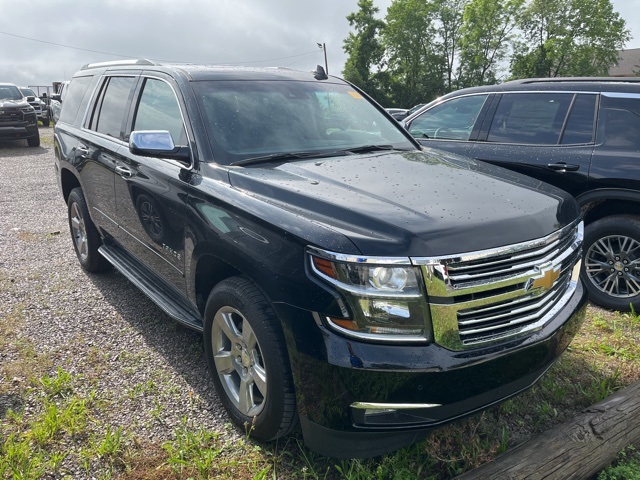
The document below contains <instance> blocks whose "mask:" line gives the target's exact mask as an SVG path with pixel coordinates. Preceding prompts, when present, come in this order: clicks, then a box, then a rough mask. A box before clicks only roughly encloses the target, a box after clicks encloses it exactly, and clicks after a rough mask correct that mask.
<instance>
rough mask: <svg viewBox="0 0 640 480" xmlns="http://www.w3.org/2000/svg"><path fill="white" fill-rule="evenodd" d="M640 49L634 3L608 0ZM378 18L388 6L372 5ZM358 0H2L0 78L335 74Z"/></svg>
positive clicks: (639, 3) (385, 2)
mask: <svg viewBox="0 0 640 480" xmlns="http://www.w3.org/2000/svg"><path fill="white" fill-rule="evenodd" d="M612 2H613V5H614V8H615V9H616V10H617V11H618V12H619V13H620V14H621V15H622V17H623V18H624V19H625V20H626V21H627V26H628V28H629V29H630V30H631V32H632V35H633V37H634V38H633V39H632V40H631V41H630V42H629V43H628V44H627V48H640V15H638V12H639V11H640V0H612ZM374 3H375V5H376V6H377V7H378V8H379V9H380V17H383V16H384V14H385V13H386V10H387V8H388V6H389V5H390V4H391V0H374ZM356 10H357V0H324V1H319V2H310V1H307V0H268V1H267V0H46V1H44V0H30V1H27V2H12V1H8V0H3V1H2V15H0V81H8V82H13V83H16V84H20V85H50V84H51V82H53V81H60V80H68V79H69V78H70V77H71V76H72V75H73V73H74V72H75V71H76V70H78V69H79V68H80V67H82V65H84V64H86V63H92V62H101V61H107V60H118V59H122V58H148V59H153V60H159V61H178V62H196V63H219V64H242V65H249V66H275V65H277V66H287V67H290V68H294V69H298V70H312V69H313V68H315V66H316V65H317V64H323V63H324V57H323V53H322V50H321V49H319V48H318V46H317V43H318V42H320V43H325V44H326V48H327V56H328V61H329V71H330V72H329V73H331V74H337V75H340V74H341V72H342V69H343V67H344V62H345V55H344V52H343V51H342V42H343V40H344V38H345V37H346V36H347V34H348V32H349V24H348V22H347V20H346V16H347V15H348V14H349V13H350V12H354V11H356Z"/></svg>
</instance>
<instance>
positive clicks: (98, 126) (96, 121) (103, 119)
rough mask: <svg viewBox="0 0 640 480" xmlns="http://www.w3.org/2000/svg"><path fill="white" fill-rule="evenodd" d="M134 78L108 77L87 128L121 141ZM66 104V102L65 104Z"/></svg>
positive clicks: (134, 81)
mask: <svg viewBox="0 0 640 480" xmlns="http://www.w3.org/2000/svg"><path fill="white" fill-rule="evenodd" d="M135 83H136V77H109V78H107V80H106V81H105V83H104V84H103V87H102V92H101V94H100V97H99V98H98V101H97V103H96V106H95V109H94V112H93V117H92V118H91V122H90V125H89V128H90V129H91V130H95V131H96V132H98V133H102V134H104V135H107V136H109V137H113V138H118V139H122V138H123V128H124V123H125V118H126V114H127V113H128V110H129V105H130V104H131V99H130V97H131V95H132V93H133V87H134V86H135ZM65 103H66V102H65Z"/></svg>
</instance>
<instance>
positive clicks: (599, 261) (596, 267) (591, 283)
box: [582, 215, 640, 311]
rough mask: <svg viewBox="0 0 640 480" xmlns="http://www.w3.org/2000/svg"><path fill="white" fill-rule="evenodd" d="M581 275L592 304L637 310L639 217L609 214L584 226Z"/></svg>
mask: <svg viewBox="0 0 640 480" xmlns="http://www.w3.org/2000/svg"><path fill="white" fill-rule="evenodd" d="M582 278H583V280H584V282H585V285H586V287H587V290H588V292H589V298H590V299H591V300H592V301H593V302H594V303H597V304H598V305H601V306H603V307H606V308H610V309H612V310H620V311H629V310H630V309H631V307H630V305H631V306H633V308H634V309H635V310H636V311H637V310H640V218H638V217H634V216H622V215H620V216H612V217H606V218H603V219H600V220H597V221H595V222H593V223H591V224H590V225H587V227H586V229H585V237H584V261H583V265H582Z"/></svg>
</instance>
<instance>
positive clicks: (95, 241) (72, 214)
mask: <svg viewBox="0 0 640 480" xmlns="http://www.w3.org/2000/svg"><path fill="white" fill-rule="evenodd" d="M67 206H68V209H67V211H68V216H69V230H70V232H71V239H72V240H73V248H74V249H75V251H76V255H77V256H78V261H79V262H80V265H81V266H82V268H83V269H85V270H86V271H87V272H94V273H97V272H102V271H105V270H108V269H109V262H108V261H107V259H106V258H104V257H103V256H102V255H100V252H98V248H99V247H100V245H102V239H101V238H100V234H99V233H98V229H97V228H96V226H95V225H94V224H93V221H92V220H91V217H90V216H89V209H88V208H87V202H86V200H85V199H84V194H83V193H82V189H81V188H79V187H78V188H74V189H73V190H71V193H70V194H69V200H68V201H67Z"/></svg>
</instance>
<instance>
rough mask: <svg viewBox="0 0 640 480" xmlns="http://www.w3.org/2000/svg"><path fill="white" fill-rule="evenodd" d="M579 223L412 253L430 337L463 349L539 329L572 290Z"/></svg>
mask: <svg viewBox="0 0 640 480" xmlns="http://www.w3.org/2000/svg"><path fill="white" fill-rule="evenodd" d="M582 238H583V226H582V223H581V222H580V223H575V224H573V225H570V226H568V227H565V228H563V229H562V230H559V231H558V232H555V233H553V234H551V235H549V236H547V237H545V238H542V239H539V240H534V241H530V242H525V243H521V244H517V245H511V246H508V247H503V248H496V249H491V250H485V251H481V252H473V253H467V254H461V255H454V256H447V257H443V258H413V259H412V261H413V263H414V264H416V265H420V266H421V267H422V270H423V274H424V278H425V285H426V290H427V294H428V296H429V305H430V308H431V317H432V323H433V330H434V339H435V341H436V342H437V343H439V344H441V345H443V346H444V347H446V348H450V349H452V350H464V349H467V348H473V347H478V346H482V345H486V344H489V343H493V342H497V341H501V340H504V339H507V338H512V337H516V336H520V335H525V334H529V333H531V332H534V331H536V330H539V329H540V328H542V327H543V326H544V325H545V324H546V323H547V322H548V321H549V320H550V319H551V318H552V317H553V315H554V314H555V312H556V311H557V310H558V309H559V308H561V307H562V306H563V305H564V304H565V303H566V302H567V301H568V299H569V298H570V297H571V295H572V294H573V292H574V290H575V288H576V285H577V282H578V274H579V268H580V257H581V247H582Z"/></svg>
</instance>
